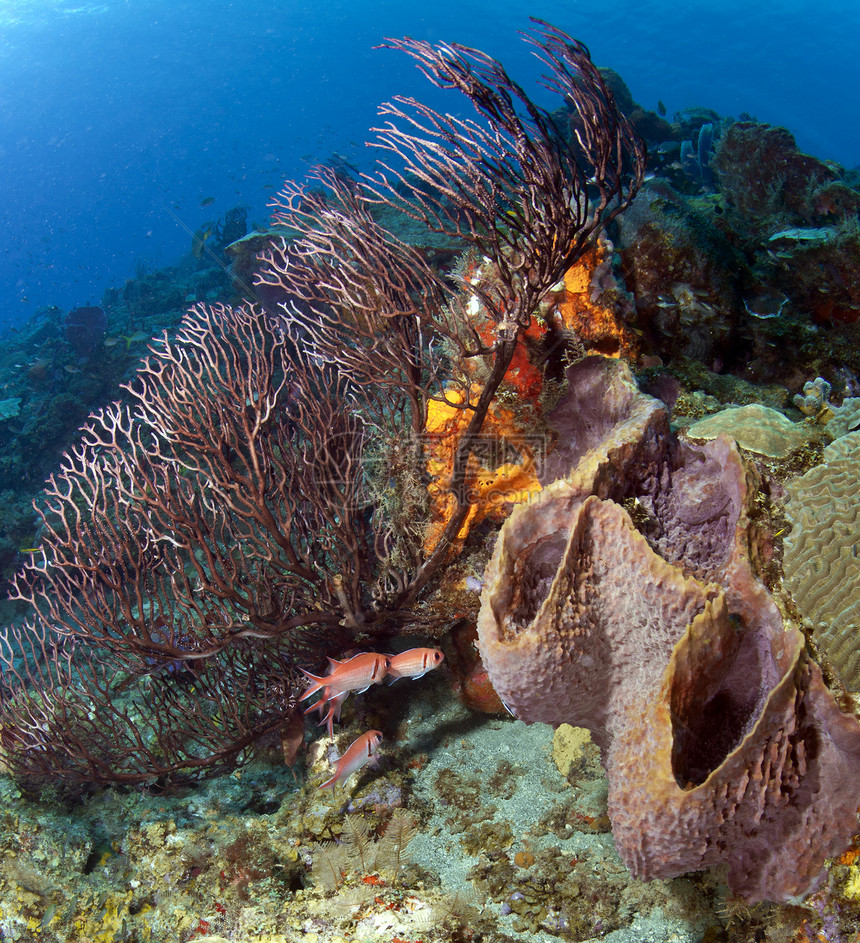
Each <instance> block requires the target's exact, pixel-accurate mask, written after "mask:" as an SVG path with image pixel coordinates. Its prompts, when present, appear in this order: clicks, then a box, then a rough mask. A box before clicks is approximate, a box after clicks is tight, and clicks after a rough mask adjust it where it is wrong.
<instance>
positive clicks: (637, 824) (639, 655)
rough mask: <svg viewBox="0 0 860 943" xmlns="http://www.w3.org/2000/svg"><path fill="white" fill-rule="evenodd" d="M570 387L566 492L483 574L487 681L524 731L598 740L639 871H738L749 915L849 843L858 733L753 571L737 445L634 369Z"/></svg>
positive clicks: (788, 893) (525, 522)
mask: <svg viewBox="0 0 860 943" xmlns="http://www.w3.org/2000/svg"><path fill="white" fill-rule="evenodd" d="M568 381H569V385H570V392H569V394H568V397H569V400H568V401H567V402H565V401H563V402H562V404H560V406H559V408H557V409H556V411H555V413H554V417H555V422H556V424H557V425H558V427H559V433H560V436H561V441H562V443H564V442H565V441H567V442H568V447H567V451H566V452H565V451H564V449H562V458H561V459H560V461H561V462H565V461H569V462H570V464H569V465H568V472H567V477H559V480H557V481H555V482H553V483H551V484H549V485H548V486H547V487H545V488H544V490H543V491H542V492H541V494H540V495H539V496H538V497H537V498H536V499H535V500H533V501H532V502H531V503H530V504H528V505H523V506H520V507H518V508H516V509H515V510H514V512H513V514H512V515H511V517H510V518H509V519H508V521H507V522H506V524H505V525H504V526H503V528H502V531H501V534H500V537H499V540H498V542H497V545H496V549H495V552H494V555H493V558H492V561H491V563H490V565H489V567H488V570H487V574H486V579H485V587H484V591H483V595H482V605H481V613H480V616H479V622H478V632H479V644H480V649H481V655H482V657H483V659H484V664H485V665H486V667H487V670H488V672H489V675H490V679H491V681H492V683H493V685H494V686H495V687H496V689H497V691H498V692H499V694H500V696H501V697H502V699H503V700H504V701H505V703H506V705H507V706H508V707H509V709H510V710H511V711H512V713H513V714H514V715H515V716H517V717H519V718H520V719H522V720H524V721H526V722H528V723H534V722H542V723H549V724H552V725H554V726H558V725H560V724H562V723H569V724H572V725H576V726H583V727H587V728H588V729H589V730H590V731H591V732H592V736H593V738H594V740H595V742H596V743H597V744H598V745H599V746H600V747H601V749H602V751H603V761H604V764H605V766H606V769H607V773H608V778H609V813H610V817H611V819H612V824H613V833H614V837H615V842H616V845H617V847H618V850H619V852H620V854H621V856H622V858H623V860H624V861H625V863H626V864H627V866H628V867H629V868H630V870H631V872H632V873H633V875H634V876H636V877H640V878H644V879H650V878H656V877H662V878H669V877H675V876H677V875H680V874H683V873H685V872H688V871H693V870H700V869H704V868H708V867H711V866H714V865H718V864H726V865H728V876H727V881H728V884H729V887H730V888H731V889H732V890H733V891H734V892H735V893H736V894H738V895H739V896H742V897H744V898H746V899H748V900H752V901H757V900H765V899H767V900H785V899H788V898H790V897H792V896H794V895H798V894H802V893H805V892H807V891H809V890H810V889H811V888H813V887H814V886H815V884H816V883H817V882H818V880H819V879H820V876H821V873H822V869H823V865H824V860H825V859H826V858H827V857H828V856H830V855H833V854H834V853H838V852H840V851H842V850H843V849H844V847H845V846H846V845H847V843H848V841H849V839H850V836H851V833H852V831H853V830H855V829H856V824H857V819H856V811H857V807H858V804H859V803H860V725H858V723H857V720H856V719H855V718H854V717H852V716H849V715H845V714H842V713H841V712H840V710H839V708H838V706H837V704H836V701H835V700H834V698H833V696H832V694H831V693H830V692H829V691H828V689H827V688H826V687H825V685H824V682H823V680H822V676H821V671H820V669H819V667H818V666H817V665H816V664H815V663H814V662H813V661H812V660H811V659H810V658H809V656H808V655H807V653H806V652H805V649H804V644H803V638H802V636H801V634H800V632H799V631H798V630H797V629H796V628H794V627H791V626H789V625H785V624H784V623H783V620H782V618H781V616H780V613H779V610H778V608H777V606H776V604H775V603H774V601H773V599H772V598H771V597H770V595H769V594H768V592H767V590H766V589H765V587H764V586H763V585H762V584H761V583H760V582H759V581H758V580H757V579H756V577H755V575H754V574H753V572H752V568H751V565H750V562H749V559H748V556H747V552H746V539H747V528H748V521H747V505H748V502H749V500H750V489H749V486H748V480H747V471H746V469H745V467H744V465H743V463H742V461H741V459H740V457H739V455H738V453H737V450H736V448H735V447H734V445H733V444H732V443H731V441H730V440H729V439H727V438H726V437H720V438H718V439H716V440H714V441H713V442H709V443H707V444H706V445H705V446H695V445H692V444H688V443H685V442H682V441H679V440H677V439H676V438H675V437H674V436H673V435H672V434H671V433H670V431H669V427H668V420H667V417H666V413H665V410H663V408H662V406H660V404H658V403H657V402H656V401H654V400H651V399H650V398H649V397H645V396H643V395H641V394H638V393H637V392H636V390H635V385H634V384H633V382H632V378H631V376H630V374H629V371H628V370H627V368H626V366H624V365H623V364H620V363H618V362H615V361H601V360H600V359H598V358H588V359H587V360H585V361H583V362H582V364H577V365H574V366H573V367H571V368H570V369H569V371H568ZM601 387H602V395H598V393H599V392H600V388H601ZM584 390H588V391H589V392H590V394H591V395H590V396H589V397H588V398H583V396H582V394H583V391H584ZM574 403H579V404H581V405H582V410H583V412H584V413H585V415H584V416H582V415H579V414H578V413H577V410H576V409H575V408H573V404H574ZM550 420H551V421H553V416H551V417H550ZM554 472H555V473H557V474H558V475H559V476H561V475H564V474H565V470H564V468H563V467H561V466H557V467H556V468H555V469H554Z"/></svg>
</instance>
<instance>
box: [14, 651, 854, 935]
mask: <svg viewBox="0 0 860 943" xmlns="http://www.w3.org/2000/svg"><path fill="white" fill-rule="evenodd" d="M369 726H373V727H375V728H378V729H380V730H382V731H384V732H385V733H386V747H385V749H384V750H383V753H382V756H381V759H380V763H379V765H378V767H377V768H376V769H366V770H363V771H361V772H360V773H358V774H356V775H355V776H353V777H351V778H350V779H349V780H348V781H347V784H346V788H338V789H336V790H335V791H334V793H331V792H329V791H320V790H319V789H318V788H317V786H318V784H319V783H320V782H321V781H322V780H323V778H324V777H325V776H326V775H327V770H328V768H329V767H328V762H327V754H328V751H329V745H328V741H327V740H326V739H325V738H323V739H318V740H314V741H312V742H311V743H310V744H309V747H308V750H307V751H306V753H305V755H304V757H303V758H302V759H300V760H299V761H298V763H297V765H296V767H295V769H294V770H291V769H289V768H288V767H286V766H285V765H284V762H283V758H282V756H281V750H280V745H279V744H272V745H271V747H270V749H269V750H268V752H265V753H264V754H263V755H260V756H259V757H258V758H257V759H256V760H255V761H254V762H253V763H252V764H251V765H249V766H248V767H246V768H244V769H242V770H240V771H237V772H235V773H234V774H232V775H229V776H224V777H221V778H218V779H214V780H211V781H209V782H207V783H205V784H204V785H203V786H201V787H198V788H195V789H193V790H188V791H185V792H176V793H174V794H164V795H148V794H145V793H141V792H139V791H123V790H120V789H111V790H97V791H94V792H92V793H90V794H89V795H87V796H85V797H77V798H76V799H74V800H73V799H71V798H70V797H69V796H62V795H61V794H60V792H59V789H58V788H54V787H46V788H45V789H44V790H43V792H42V794H41V795H40V796H38V797H32V796H24V795H22V793H21V791H20V790H19V788H18V787H17V786H15V785H14V784H13V783H12V782H10V781H9V780H6V779H4V780H3V781H2V802H3V805H2V813H0V814H2V816H3V819H4V821H3V829H2V839H0V840H2V864H0V934H2V936H0V938H2V939H3V940H14V941H67V940H75V941H78V943H86V941H92V943H108V941H141V943H143V941H168V940H169V941H173V940H175V941H183V943H184V941H188V940H195V941H197V943H204V941H209V943H215V941H222V940H223V941H226V940H229V941H232V943H239V941H249V943H250V941H261V943H262V941H266V943H280V941H293V940H302V941H306V943H343V941H350V943H353V941H354V943H397V941H401V943H405V941H409V943H419V941H420V943H443V941H466V940H471V941H480V940H484V941H505V940H523V941H524V940H529V941H539V943H551V941H559V940H575V941H592V940H604V941H611V943H663V941H677V943H700V941H707V943H727V941H753V940H761V941H768V943H771V941H793V943H804V941H825V940H826V941H829V943H854V941H855V940H856V939H857V936H856V934H857V928H858V927H860V866H858V858H860V849H858V848H857V847H856V846H855V847H854V848H853V849H851V850H850V851H848V852H846V854H844V855H843V856H842V857H841V858H840V859H839V860H837V861H833V862H831V863H830V865H829V867H828V876H827V880H826V882H825V884H824V886H823V887H822V889H821V890H819V891H818V892H817V893H815V894H814V895H812V896H811V897H810V898H808V899H807V900H806V901H804V902H802V903H798V904H797V905H773V904H760V905H757V906H755V907H748V906H746V905H744V904H742V903H741V902H739V901H737V900H735V899H733V898H732V897H731V896H730V895H729V894H728V891H727V889H726V888H725V885H724V884H722V883H721V881H720V878H719V875H718V874H714V873H702V874H693V875H689V876H686V877H682V878H677V879H675V880H672V881H653V882H650V883H644V882H641V881H636V880H633V879H631V877H630V875H629V874H628V872H627V870H626V869H625V867H624V865H623V864H622V863H621V861H620V859H619V857H618V855H617V854H616V852H615V848H614V845H613V841H612V835H611V832H610V823H609V819H608V816H607V809H606V793H607V787H606V780H605V777H604V775H603V772H602V769H601V766H600V763H599V758H598V751H597V749H596V747H595V746H594V745H593V744H592V743H591V742H590V740H589V738H588V734H587V733H586V732H584V731H581V730H576V729H574V728H569V727H561V728H559V730H558V731H557V732H556V733H555V734H554V733H553V731H552V730H551V729H550V728H549V727H546V726H544V725H534V726H526V725H525V724H522V723H520V722H518V721H515V720H513V719H511V718H508V717H488V716H485V715H479V714H476V713H474V712H473V711H471V710H469V709H468V708H466V707H464V706H463V705H462V704H460V702H459V701H458V700H457V699H456V697H454V695H453V694H452V693H451V686H450V681H449V678H448V677H447V675H446V669H445V668H443V669H442V670H441V671H440V672H438V673H437V674H436V676H428V677H426V678H424V679H422V680H421V681H418V682H413V683H412V684H411V686H407V685H399V686H397V685H395V686H393V687H384V688H377V689H373V690H371V691H369V692H367V693H366V694H364V695H360V696H358V697H356V698H353V701H352V704H351V705H348V707H347V711H346V717H345V724H344V726H343V727H342V728H341V729H338V730H336V732H335V733H336V739H337V743H338V744H340V745H341V748H342V747H343V745H344V744H346V743H348V742H349V741H350V740H351V739H352V736H353V734H354V733H356V732H358V731H359V730H364V729H367V727H369Z"/></svg>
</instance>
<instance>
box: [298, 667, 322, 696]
mask: <svg viewBox="0 0 860 943" xmlns="http://www.w3.org/2000/svg"><path fill="white" fill-rule="evenodd" d="M300 671H301V673H302V674H303V675H304V676H305V677H306V678H307V679H308V680H309V681H312V682H313V683H312V684H311V686H310V687H309V688H308V689H307V690H306V691H305V693H304V694H302V696H301V697H300V698H299V700H300V701H304V700H305V699H306V698H309V697H310V696H311V695H312V694H316V692H317V691H320V690H322V688H325V687H327V684H326V679H325V677H321V676H319V675H312V674H311V673H310V672H309V671H305V669H304V668H301V669H300Z"/></svg>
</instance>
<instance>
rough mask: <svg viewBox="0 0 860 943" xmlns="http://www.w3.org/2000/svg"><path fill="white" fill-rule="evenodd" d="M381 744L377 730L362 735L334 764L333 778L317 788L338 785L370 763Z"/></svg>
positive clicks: (380, 736) (380, 735)
mask: <svg viewBox="0 0 860 943" xmlns="http://www.w3.org/2000/svg"><path fill="white" fill-rule="evenodd" d="M381 742H382V734H381V733H380V732H379V731H378V730H368V731H367V733H363V734H362V735H361V736H360V737H359V738H358V739H357V740H355V741H353V742H352V743H351V744H350V745H349V746H348V747H347V749H346V752H345V753H344V754H343V756H342V757H341V758H340V759H339V760H338V761H337V762H336V763H335V764H334V776H332V777H331V779H327V780H326V781H325V782H324V783H323V784H322V785H321V786H320V787H319V788H320V789H328V788H330V787H331V788H334V785H335V783H339V782H340V781H341V780H342V779H346V778H347V776H350V775H352V773H354V772H355V771H356V770H358V769H361V768H362V767H363V766H366V765H367V764H368V763H370V762H372V761H373V759H374V757H375V756H376V753H377V751H378V749H379V744H380V743H381Z"/></svg>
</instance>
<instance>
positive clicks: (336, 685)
mask: <svg viewBox="0 0 860 943" xmlns="http://www.w3.org/2000/svg"><path fill="white" fill-rule="evenodd" d="M328 661H329V666H330V668H329V673H328V674H327V675H323V676H319V675H312V674H311V673H310V672H309V671H305V670H304V669H302V674H303V675H304V676H305V677H306V678H308V679H309V680H311V681H312V682H313V684H311V686H310V687H309V688H308V689H307V691H305V693H304V694H303V695H302V696H301V697H300V698H299V700H300V701H303V700H305V698H308V697H310V696H311V695H312V694H316V692H317V691H322V697H323V698H324V699H325V700H331V699H332V698H335V697H338V696H339V695H341V694H348V693H349V692H350V691H359V692H361V691H366V690H367V689H368V688H369V687H370V686H371V684H379V682H380V681H381V680H382V679H383V678H384V677H385V673H386V672H387V671H388V666H389V665H390V664H391V661H390V659H389V657H388V656H387V655H380V654H379V653H378V652H361V653H360V654H358V655H353V657H352V658H348V659H347V660H346V661H337V660H336V659H335V658H329V660H328Z"/></svg>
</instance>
